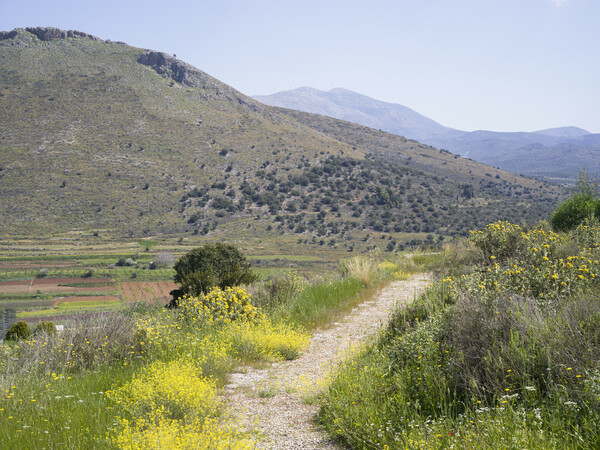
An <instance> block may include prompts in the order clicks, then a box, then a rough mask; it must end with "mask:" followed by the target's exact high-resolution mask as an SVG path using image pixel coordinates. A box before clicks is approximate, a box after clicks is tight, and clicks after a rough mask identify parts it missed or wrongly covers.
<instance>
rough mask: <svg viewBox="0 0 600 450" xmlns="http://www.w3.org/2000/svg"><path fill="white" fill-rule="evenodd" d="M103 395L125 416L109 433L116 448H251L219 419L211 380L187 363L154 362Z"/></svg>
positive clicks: (239, 434) (248, 442)
mask: <svg viewBox="0 0 600 450" xmlns="http://www.w3.org/2000/svg"><path fill="white" fill-rule="evenodd" d="M106 395H107V397H108V398H109V399H111V400H112V401H113V402H114V403H115V405H116V406H117V408H118V409H120V410H122V411H124V412H125V413H126V415H127V416H128V417H127V418H126V417H118V419H117V420H118V428H117V433H116V434H114V435H110V436H109V440H110V441H112V443H113V444H115V445H116V446H117V447H119V448H122V449H132V450H133V449H136V450H137V449H140V450H141V449H164V448H177V449H196V448H207V449H208V448H214V449H217V448H219V449H220V448H240V449H241V448H251V442H250V440H249V439H247V437H245V436H244V434H243V433H241V432H240V431H239V430H238V429H237V428H236V427H235V426H233V425H232V424H227V423H225V424H219V423H218V421H217V419H216V415H217V407H218V398H217V395H216V386H215V383H214V382H213V381H211V380H210V379H208V378H205V377H203V376H202V375H201V371H200V370H199V369H198V368H197V367H196V366H195V365H194V364H192V363H190V362H187V361H181V360H180V361H173V362H171V363H163V362H156V363H154V364H152V365H151V366H150V367H148V368H147V369H146V370H144V371H143V372H142V373H141V374H139V375H138V376H136V377H135V378H134V379H133V380H132V381H131V382H129V383H127V384H125V385H124V386H122V387H121V388H119V389H116V390H113V391H109V392H107V393H106Z"/></svg>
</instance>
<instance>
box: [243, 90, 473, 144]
mask: <svg viewBox="0 0 600 450" xmlns="http://www.w3.org/2000/svg"><path fill="white" fill-rule="evenodd" d="M253 98H254V99H255V100H258V101H259V102H262V103H264V104H266V105H270V106H280V107H283V108H290V109H297V110H299V111H304V112H310V113H314V114H320V115H323V116H329V117H334V118H336V119H342V120H347V121H349V122H354V123H358V124H360V125H365V126H367V127H370V128H375V129H379V130H383V131H387V132H389V133H393V134H397V135H399V136H406V137H408V138H410V139H415V140H417V141H425V140H427V139H430V138H442V137H444V138H445V137H449V136H456V135H460V134H463V133H464V132H461V131H458V130H453V129H452V128H447V127H444V126H442V125H440V124H439V123H437V122H435V121H434V120H431V119H429V118H428V117H425V116H423V115H421V114H419V113H417V112H415V111H413V110H412V109H410V108H407V107H406V106H402V105H398V104H395V103H386V102H382V101H379V100H375V99H373V98H370V97H367V96H366V95H362V94H358V93H356V92H352V91H349V90H347V89H342V88H335V89H332V90H330V91H328V92H325V91H319V90H317V89H313V88H309V87H301V88H298V89H294V90H292V91H283V92H278V93H276V94H273V95H262V96H261V95H257V96H254V97H253Z"/></svg>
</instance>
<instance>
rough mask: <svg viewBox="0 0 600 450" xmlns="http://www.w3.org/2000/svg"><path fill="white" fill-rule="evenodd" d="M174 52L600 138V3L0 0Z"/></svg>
mask: <svg viewBox="0 0 600 450" xmlns="http://www.w3.org/2000/svg"><path fill="white" fill-rule="evenodd" d="M0 5H1V7H0V30H11V29H13V28H16V27H26V26H54V27H59V28H65V29H74V30H80V31H85V32H88V33H91V34H94V35H96V36H99V37H101V38H103V39H111V40H115V41H124V42H126V43H127V44H129V45H133V46H136V47H142V48H149V49H154V50H161V51H165V52H167V53H174V54H177V57H178V58H181V59H183V60H184V61H186V62H188V63H190V64H192V65H194V66H196V67H198V68H200V69H202V70H204V71H205V72H208V73H209V74H210V75H212V76H214V77H216V78H218V79H220V80H221V81H224V82H225V83H227V84H230V85H231V86H233V87H235V88H236V89H238V90H240V91H242V92H243V93H245V94H248V95H257V94H272V93H275V92H277V91H281V90H288V89H293V88H296V87H300V86H311V87H314V88H317V89H322V90H329V89H331V88H334V87H344V88H347V89H350V90H353V91H356V92H359V93H362V94H365V95H368V96H370V97H374V98H376V99H379V100H384V101H387V102H392V103H400V104H403V105H405V106H408V107H410V108H412V109H414V110H415V111H417V112H419V113H421V114H424V115H426V116H428V117H430V118H432V119H434V120H437V121H438V122H440V123H442V124H443V125H446V126H450V127H454V128H459V129H462V130H469V131H470V130H475V129H487V130H496V131H518V130H524V131H533V130H537V129H543V128H551V127H558V126H568V125H573V126H578V127H581V128H585V129H587V130H588V131H591V132H596V133H600V0H396V1H392V0H390V1H377V0H369V1H340V0H334V1H327V0H320V1H313V0H302V1H288V0H264V1H262V0H252V1H232V0H212V1H202V0H200V1H172V2H169V1H165V0H161V1H153V0H144V1H140V0H135V1H128V0H120V1H114V0H102V1H86V0H77V1H70V0H69V1H61V0H52V1H48V0H44V1H40V0H35V1H27V0H23V1H14V0H0Z"/></svg>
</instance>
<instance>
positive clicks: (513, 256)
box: [445, 222, 600, 303]
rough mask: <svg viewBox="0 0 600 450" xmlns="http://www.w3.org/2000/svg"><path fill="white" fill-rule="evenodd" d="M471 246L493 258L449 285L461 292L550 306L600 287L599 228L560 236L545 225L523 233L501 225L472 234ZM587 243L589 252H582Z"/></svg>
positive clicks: (589, 225) (594, 226)
mask: <svg viewBox="0 0 600 450" xmlns="http://www.w3.org/2000/svg"><path fill="white" fill-rule="evenodd" d="M517 231H518V233H519V234H517ZM594 236H595V237H596V238H597V239H596V240H593V239H592V238H593V237H594ZM471 240H472V241H473V242H474V243H475V245H476V246H477V247H479V248H480V249H482V250H484V254H486V255H488V254H489V255H488V256H487V257H486V266H487V267H486V268H485V269H484V270H479V271H475V272H474V273H472V274H470V275H465V276H462V277H460V278H448V279H446V280H445V281H447V282H449V283H450V286H452V287H453V289H454V290H455V291H456V292H459V291H461V292H468V293H470V294H477V295H480V296H484V297H490V296H491V297H494V296H497V295H499V294H500V293H503V294H516V295H522V296H531V297H535V298H537V299H538V300H539V302H540V303H547V302H552V301H556V300H558V299H560V298H569V297H573V296H575V295H579V294H581V293H582V292H583V291H585V290H586V289H588V288H589V287H591V286H593V285H595V284H596V283H597V280H598V278H597V277H598V274H599V273H600V263H599V261H598V259H599V256H598V254H597V253H598V250H597V249H596V247H598V245H600V226H599V225H598V223H595V224H594V223H592V222H586V223H584V224H582V225H580V226H579V227H578V228H577V229H576V230H574V231H573V232H572V233H570V234H564V235H559V234H556V233H554V232H552V231H549V230H547V229H546V227H545V226H544V225H540V226H538V227H536V228H533V229H531V230H529V231H528V232H524V231H521V229H520V228H519V227H518V226H517V225H511V224H508V223H504V222H498V223H495V224H492V225H488V226H487V227H486V229H485V230H484V231H478V232H473V233H472V236H471ZM582 241H583V242H585V243H586V244H587V245H589V247H581V246H580V245H579V243H580V242H582ZM569 253H570V254H569ZM497 255H498V256H497Z"/></svg>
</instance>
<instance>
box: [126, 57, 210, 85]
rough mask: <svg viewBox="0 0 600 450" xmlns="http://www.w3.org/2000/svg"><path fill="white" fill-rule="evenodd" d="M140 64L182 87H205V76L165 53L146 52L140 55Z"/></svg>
mask: <svg viewBox="0 0 600 450" xmlns="http://www.w3.org/2000/svg"><path fill="white" fill-rule="evenodd" d="M137 61H138V62H139V63H140V64H144V65H145V66H150V67H152V68H153V69H154V70H156V72H158V73H159V74H161V75H163V76H164V77H165V78H172V79H173V80H175V81H177V82H178V83H181V84H183V85H184V86H192V87H205V78H206V74H205V73H204V72H202V71H201V70H198V69H196V68H195V67H194V66H190V65H189V64H186V63H184V62H183V61H180V60H178V59H176V58H174V57H172V56H170V55H168V54H166V53H162V52H153V51H148V52H146V53H142V54H141V55H140V56H139V58H138V60H137Z"/></svg>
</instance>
